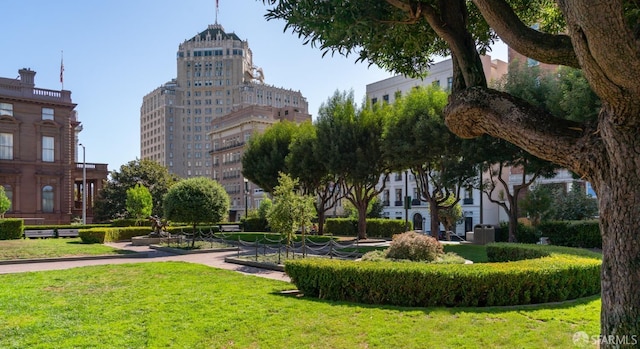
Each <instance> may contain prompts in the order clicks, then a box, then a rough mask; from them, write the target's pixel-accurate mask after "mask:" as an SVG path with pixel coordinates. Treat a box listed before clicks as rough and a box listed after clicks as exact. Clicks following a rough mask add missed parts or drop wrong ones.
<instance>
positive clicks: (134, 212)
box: [125, 184, 153, 220]
mask: <svg viewBox="0 0 640 349" xmlns="http://www.w3.org/2000/svg"><path fill="white" fill-rule="evenodd" d="M125 204H126V207H127V212H129V214H130V215H131V217H133V218H135V219H136V220H140V219H142V218H143V217H148V216H150V215H151V209H152V208H153V199H152V198H151V193H150V192H149V189H147V187H145V186H142V185H140V184H136V186H135V187H133V188H129V189H127V201H126V203H125Z"/></svg>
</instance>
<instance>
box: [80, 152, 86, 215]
mask: <svg viewBox="0 0 640 349" xmlns="http://www.w3.org/2000/svg"><path fill="white" fill-rule="evenodd" d="M78 145H79V146H81V147H82V225H86V224H87V161H86V158H85V148H84V145H82V143H78Z"/></svg>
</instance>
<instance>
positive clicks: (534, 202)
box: [520, 185, 554, 226]
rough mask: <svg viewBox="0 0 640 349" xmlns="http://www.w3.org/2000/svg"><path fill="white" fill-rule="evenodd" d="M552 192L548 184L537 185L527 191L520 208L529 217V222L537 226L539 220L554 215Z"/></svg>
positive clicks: (547, 218) (545, 219)
mask: <svg viewBox="0 0 640 349" xmlns="http://www.w3.org/2000/svg"><path fill="white" fill-rule="evenodd" d="M553 206H554V193H553V192H552V190H551V188H549V186H548V185H538V186H536V187H535V188H534V189H533V190H531V191H529V192H528V193H527V196H525V197H524V199H523V200H522V204H521V205H520V208H521V209H522V211H523V213H524V214H525V215H526V216H527V217H529V219H530V220H531V224H532V225H533V226H537V225H538V224H540V222H544V221H547V220H549V219H551V217H553V215H554V212H553V211H554V209H553Z"/></svg>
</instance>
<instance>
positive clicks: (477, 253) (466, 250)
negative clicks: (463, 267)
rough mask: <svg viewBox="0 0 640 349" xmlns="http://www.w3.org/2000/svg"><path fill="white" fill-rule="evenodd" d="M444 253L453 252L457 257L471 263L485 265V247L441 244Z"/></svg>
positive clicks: (487, 259) (486, 260) (486, 258)
mask: <svg viewBox="0 0 640 349" xmlns="http://www.w3.org/2000/svg"><path fill="white" fill-rule="evenodd" d="M443 246H444V252H453V253H455V254H457V255H458V256H460V257H462V258H464V259H468V260H470V261H473V262H474V263H487V262H488V261H489V258H488V257H487V247H486V246H484V245H472V244H443Z"/></svg>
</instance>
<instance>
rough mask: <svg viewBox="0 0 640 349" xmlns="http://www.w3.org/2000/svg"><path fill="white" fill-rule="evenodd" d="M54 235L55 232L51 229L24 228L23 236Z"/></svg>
mask: <svg viewBox="0 0 640 349" xmlns="http://www.w3.org/2000/svg"><path fill="white" fill-rule="evenodd" d="M55 236H56V232H55V231H54V230H53V229H41V230H25V231H24V237H25V238H29V239H35V238H52V237H55Z"/></svg>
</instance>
